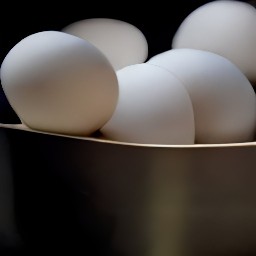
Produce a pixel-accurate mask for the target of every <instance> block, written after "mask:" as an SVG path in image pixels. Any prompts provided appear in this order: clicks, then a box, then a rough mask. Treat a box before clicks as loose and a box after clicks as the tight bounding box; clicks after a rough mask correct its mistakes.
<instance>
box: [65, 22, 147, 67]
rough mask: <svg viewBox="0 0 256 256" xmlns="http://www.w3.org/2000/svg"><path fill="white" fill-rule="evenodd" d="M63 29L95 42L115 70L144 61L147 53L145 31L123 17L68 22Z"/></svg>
mask: <svg viewBox="0 0 256 256" xmlns="http://www.w3.org/2000/svg"><path fill="white" fill-rule="evenodd" d="M62 31H63V32H66V33H69V34H72V35H75V36H78V37H81V38H83V39H86V40H88V41H89V42H91V43H92V44H94V45H95V46H96V47H97V48H98V49H100V50H101V51H102V52H103V53H104V54H105V55H106V57H107V58H108V60H109V61H110V63H111V64H112V65H113V67H114V69H115V70H119V69H121V68H123V67H126V66H128V65H132V64H138V63H143V62H144V61H145V60H146V59H147V56H148V44H147V41H146V38H145V36H144V35H143V33H142V32H141V31H140V30H139V29H138V28H137V27H135V26H133V25H132V24H129V23H127V22H124V21H121V20H115V19H107V18H93V19H85V20H80V21H77V22H74V23H72V24H70V25H68V26H66V27H65V28H63V29H62Z"/></svg>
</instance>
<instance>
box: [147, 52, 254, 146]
mask: <svg viewBox="0 0 256 256" xmlns="http://www.w3.org/2000/svg"><path fill="white" fill-rule="evenodd" d="M148 63H149V64H152V65H157V66H160V67H162V68H165V69H166V70H168V71H170V72H171V73H172V74H174V75H175V76H176V77H177V78H178V79H179V80H180V81H182V83H183V84H184V85H185V87H186V88H187V90H188V92H189V95H190V98H191V101H192V104H193V108H194V116H195V132H196V143H232V142H246V141H251V140H253V136H254V132H255V125H256V97H255V93H254V90H253V87H252V85H251V84H250V82H249V81H248V79H247V78H246V77H245V75H244V74H243V73H242V72H241V71H240V70H239V69H238V68H237V66H235V65H234V64H233V63H232V62H231V61H229V60H228V59H226V58H224V57H222V56H220V55H217V54H214V53H211V52H207V51H202V50H194V49H175V50H170V51H167V52H164V53H162V54H159V55H157V56H155V57H153V58H151V59H150V60H149V61H148Z"/></svg>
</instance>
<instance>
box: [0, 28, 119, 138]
mask: <svg viewBox="0 0 256 256" xmlns="http://www.w3.org/2000/svg"><path fill="white" fill-rule="evenodd" d="M1 81H2V87H3V90H4V93H5V95H6V97H7V99H8V101H9V103H10V105H11V106H12V108H13V109H14V111H15V112H16V113H17V115H18V116H19V118H20V119H21V121H22V123H23V124H25V125H27V126H28V127H30V128H32V129H35V130H41V131H47V132H53V133H62V134H70V135H83V136H85V135H89V134H91V133H93V132H94V131H96V130H97V129H99V128H101V127H102V126H103V125H104V124H105V123H106V122H107V121H108V119H109V118H110V117H111V115H112V114H113V111H114V109H115V107H116V104H117V99H118V82H117V77H116V73H115V71H114V69H113V68H112V66H111V64H110V63H109V61H108V60H107V59H106V57H105V56H104V55H103V54H102V53H101V52H100V51H99V50H98V49H97V48H96V47H95V46H93V45H92V44H91V43H89V42H88V41H85V40H83V39H81V38H78V37H76V36H73V35H69V34H66V33H64V32H59V31H42V32H38V33H35V34H32V35H29V36H28V37H26V38H24V39H22V40H21V41H20V42H18V43H17V44H16V45H15V46H14V47H13V48H12V49H11V50H10V51H9V52H8V54H7V55H6V57H5V59H4V60H3V62H2V66H1Z"/></svg>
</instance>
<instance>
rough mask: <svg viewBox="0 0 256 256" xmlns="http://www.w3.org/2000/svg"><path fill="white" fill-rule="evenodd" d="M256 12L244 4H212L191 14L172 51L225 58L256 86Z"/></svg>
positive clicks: (238, 2)
mask: <svg viewBox="0 0 256 256" xmlns="http://www.w3.org/2000/svg"><path fill="white" fill-rule="evenodd" d="M255 24H256V9H255V7H254V6H253V5H251V4H249V3H246V2H242V1H225V0H220V1H212V2H209V3H206V4H204V5H202V6H200V7H198V8H197V9H196V10H194V11H193V12H192V13H190V14H189V15H188V16H187V17H186V18H185V19H184V20H183V22H182V23H181V24H180V26H179V27H178V29H177V31H176V33H175V35H174V37H173V40H172V48H173V49H177V48H193V49H198V50H207V51H211V52H213V53H216V54H219V55H222V56H223V57H225V58H227V59H229V60H230V61H232V62H233V63H234V64H235V65H237V66H238V68H239V69H240V70H241V71H242V72H243V73H244V74H245V75H246V77H247V78H248V79H249V80H250V81H251V82H252V83H256V47H255V45H256V26H255Z"/></svg>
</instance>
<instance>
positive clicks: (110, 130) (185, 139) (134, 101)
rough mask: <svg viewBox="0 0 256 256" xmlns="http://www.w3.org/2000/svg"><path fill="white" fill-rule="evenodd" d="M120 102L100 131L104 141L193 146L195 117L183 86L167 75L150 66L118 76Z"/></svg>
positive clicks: (122, 71) (138, 67)
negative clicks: (107, 139) (104, 138)
mask: <svg viewBox="0 0 256 256" xmlns="http://www.w3.org/2000/svg"><path fill="white" fill-rule="evenodd" d="M117 78H118V82H119V100H118V103H117V107H116V110H115V112H114V114H113V116H112V118H111V119H110V120H109V121H108V122H107V123H106V125H105V126H103V128H102V129H101V132H102V133H103V135H104V136H105V137H106V138H109V139H113V140H117V141H123V142H133V143H145V144H193V143H194V137H195V127H194V115H193V109H192V104H191V100H190V98H189V95H188V93H187V91H186V89H185V87H184V86H183V84H182V83H181V82H180V81H179V80H178V79H176V77H175V76H173V75H172V74H171V73H169V72H168V71H166V70H164V69H162V68H159V67H156V66H152V65H149V64H137V65H131V66H128V67H125V68H123V69H121V70H119V71H118V72H117Z"/></svg>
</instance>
